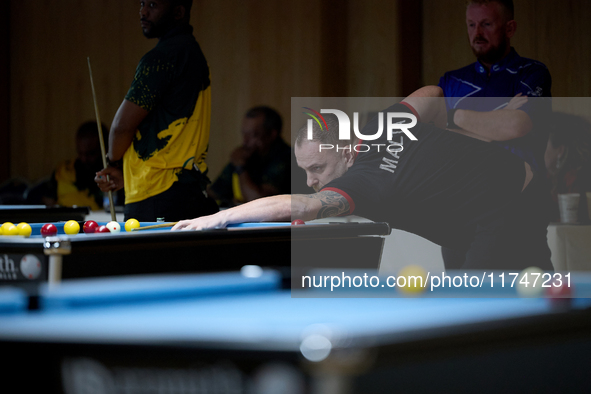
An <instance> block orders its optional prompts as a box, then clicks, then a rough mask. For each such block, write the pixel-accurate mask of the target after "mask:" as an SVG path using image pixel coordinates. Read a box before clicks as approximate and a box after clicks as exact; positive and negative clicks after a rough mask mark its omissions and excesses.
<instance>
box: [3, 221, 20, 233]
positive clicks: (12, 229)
mask: <svg viewBox="0 0 591 394" xmlns="http://www.w3.org/2000/svg"><path fill="white" fill-rule="evenodd" d="M4 235H18V228H17V227H16V226H15V225H14V224H13V225H11V226H8V228H6V229H5V230H4Z"/></svg>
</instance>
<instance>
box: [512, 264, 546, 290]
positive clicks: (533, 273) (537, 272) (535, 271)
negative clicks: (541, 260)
mask: <svg viewBox="0 0 591 394" xmlns="http://www.w3.org/2000/svg"><path fill="white" fill-rule="evenodd" d="M543 274H544V271H542V270H541V269H540V268H538V267H528V268H526V269H524V270H523V271H521V273H520V274H519V276H518V277H517V279H516V281H515V282H516V284H515V287H516V290H517V294H519V296H520V297H541V296H542V293H543V290H544V288H543V287H542V284H543V283H544V281H545V280H547V278H543V277H542V275H543ZM526 275H527V276H526ZM524 276H526V277H525V278H524ZM522 279H523V282H525V281H527V282H529V283H528V284H527V286H526V285H525V283H521V281H522ZM536 279H537V280H536ZM534 282H535V284H536V285H535V286H534V285H533V284H534Z"/></svg>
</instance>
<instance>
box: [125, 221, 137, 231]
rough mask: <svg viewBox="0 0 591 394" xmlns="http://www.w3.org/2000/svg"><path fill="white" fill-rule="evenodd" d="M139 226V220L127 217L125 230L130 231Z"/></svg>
mask: <svg viewBox="0 0 591 394" xmlns="http://www.w3.org/2000/svg"><path fill="white" fill-rule="evenodd" d="M139 227H140V222H139V221H137V220H136V219H128V220H127V221H126V222H125V231H131V230H133V229H134V228H139Z"/></svg>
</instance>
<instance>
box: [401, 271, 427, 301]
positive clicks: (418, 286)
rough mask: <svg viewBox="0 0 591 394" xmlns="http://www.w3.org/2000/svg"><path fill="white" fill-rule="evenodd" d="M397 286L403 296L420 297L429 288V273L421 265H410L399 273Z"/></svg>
mask: <svg viewBox="0 0 591 394" xmlns="http://www.w3.org/2000/svg"><path fill="white" fill-rule="evenodd" d="M397 284H398V290H400V292H402V293H403V294H406V295H418V294H420V293H422V292H424V291H425V289H426V288H427V271H425V269H424V268H423V267H421V266H419V265H408V266H406V267H404V268H402V269H401V270H400V271H399V272H398V278H397ZM402 285H404V286H402Z"/></svg>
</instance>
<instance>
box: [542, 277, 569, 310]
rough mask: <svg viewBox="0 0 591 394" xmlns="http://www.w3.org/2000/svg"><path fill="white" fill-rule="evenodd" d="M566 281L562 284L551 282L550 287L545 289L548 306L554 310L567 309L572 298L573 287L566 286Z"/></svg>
mask: <svg viewBox="0 0 591 394" xmlns="http://www.w3.org/2000/svg"><path fill="white" fill-rule="evenodd" d="M565 282H566V279H564V278H563V280H562V283H558V282H555V281H552V283H550V287H548V288H547V289H546V298H547V299H548V301H549V302H550V305H551V306H552V307H555V308H567V309H568V308H569V307H570V305H571V301H572V296H573V286H572V285H571V286H568V284H567V283H565Z"/></svg>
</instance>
